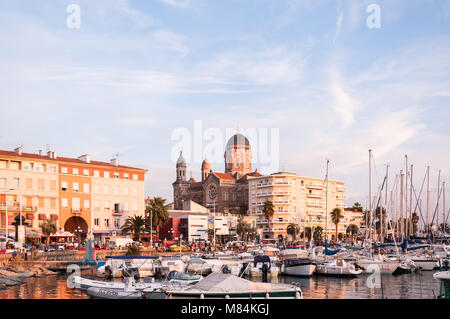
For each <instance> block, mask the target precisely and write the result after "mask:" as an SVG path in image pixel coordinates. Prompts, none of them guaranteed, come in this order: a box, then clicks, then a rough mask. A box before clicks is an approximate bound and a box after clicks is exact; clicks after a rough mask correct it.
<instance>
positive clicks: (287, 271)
mask: <svg viewBox="0 0 450 319" xmlns="http://www.w3.org/2000/svg"><path fill="white" fill-rule="evenodd" d="M282 269H283V271H282V272H281V274H282V275H286V276H296V277H311V276H312V275H313V273H314V271H315V270H316V265H314V264H305V265H295V266H284V267H282Z"/></svg>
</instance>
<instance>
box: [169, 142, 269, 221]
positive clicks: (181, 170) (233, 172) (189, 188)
mask: <svg viewBox="0 0 450 319" xmlns="http://www.w3.org/2000/svg"><path fill="white" fill-rule="evenodd" d="M224 157H225V171H224V173H219V172H214V171H212V170H211V164H210V163H209V162H208V160H207V159H205V160H204V161H203V163H202V167H201V176H202V180H201V181H195V180H194V178H193V177H192V174H191V176H190V179H189V180H188V179H187V176H186V168H187V167H186V162H185V160H184V158H183V154H182V153H180V157H179V158H178V161H177V164H176V174H177V175H176V176H177V177H176V181H175V182H174V183H173V184H172V186H173V196H174V199H173V200H174V209H176V210H183V209H184V208H185V206H186V205H187V204H188V203H189V201H191V200H192V201H194V202H196V203H198V204H200V205H202V206H205V207H207V208H208V209H209V210H210V212H216V213H225V214H233V215H245V214H247V211H248V208H249V196H248V194H249V184H248V179H249V177H258V176H262V175H261V174H259V173H258V172H257V171H254V172H253V171H252V152H251V147H250V142H249V141H248V139H247V138H246V137H245V136H244V135H242V134H239V133H238V134H236V135H234V136H232V137H231V138H230V139H229V141H228V143H227V146H226V149H225V154H224Z"/></svg>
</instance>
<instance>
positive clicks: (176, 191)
mask: <svg viewBox="0 0 450 319" xmlns="http://www.w3.org/2000/svg"><path fill="white" fill-rule="evenodd" d="M176 172H177V178H176V181H175V182H174V183H173V184H172V186H173V204H174V208H175V209H177V210H178V209H179V210H181V209H183V202H184V201H185V200H186V199H187V198H188V188H189V185H190V184H189V182H188V181H186V161H185V160H184V158H183V153H182V152H180V156H179V157H178V160H177V165H176Z"/></svg>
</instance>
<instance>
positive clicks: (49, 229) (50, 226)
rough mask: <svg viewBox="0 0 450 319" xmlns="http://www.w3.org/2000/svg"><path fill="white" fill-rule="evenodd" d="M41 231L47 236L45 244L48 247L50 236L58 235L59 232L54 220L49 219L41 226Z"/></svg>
mask: <svg viewBox="0 0 450 319" xmlns="http://www.w3.org/2000/svg"><path fill="white" fill-rule="evenodd" d="M41 230H42V233H43V234H44V235H45V237H46V238H45V242H46V245H47V246H48V244H49V242H50V235H51V234H54V233H56V231H57V227H56V223H55V221H54V220H53V219H50V218H49V219H47V220H45V221H44V222H43V223H42V224H41Z"/></svg>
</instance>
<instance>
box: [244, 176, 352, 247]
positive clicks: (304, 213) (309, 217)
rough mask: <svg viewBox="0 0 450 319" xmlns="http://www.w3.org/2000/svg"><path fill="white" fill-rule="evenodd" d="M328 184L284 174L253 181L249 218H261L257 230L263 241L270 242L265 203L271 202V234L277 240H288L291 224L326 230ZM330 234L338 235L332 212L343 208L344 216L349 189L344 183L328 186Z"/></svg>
mask: <svg viewBox="0 0 450 319" xmlns="http://www.w3.org/2000/svg"><path fill="white" fill-rule="evenodd" d="M325 185H326V181H325V180H323V179H317V178H310V177H302V176H297V175H296V174H294V173H287V172H280V173H275V174H271V175H267V176H261V177H250V178H249V216H254V217H257V220H256V226H257V228H258V229H259V230H260V232H261V238H269V236H270V235H269V228H268V221H267V219H266V218H265V216H264V213H263V207H264V202H266V201H271V202H272V203H273V205H274V210H275V212H274V215H273V217H272V219H271V227H270V228H271V229H270V233H271V234H272V237H273V238H275V239H279V238H285V237H286V236H287V231H286V229H287V226H288V225H289V224H290V223H295V224H298V225H299V226H300V227H301V228H302V229H304V228H305V227H317V226H320V227H322V228H323V229H324V230H325V204H326V201H325V199H326V187H325ZM328 185H329V187H328V219H327V221H328V223H327V224H328V234H329V238H331V236H332V235H333V234H335V225H334V224H333V223H332V221H331V216H330V212H331V211H332V210H333V209H334V208H340V209H341V210H342V212H343V213H344V208H345V204H344V201H345V199H346V195H345V193H346V188H345V186H344V182H340V181H329V182H328ZM345 230H346V229H345V226H344V224H343V223H342V224H339V225H338V232H342V233H345Z"/></svg>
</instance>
